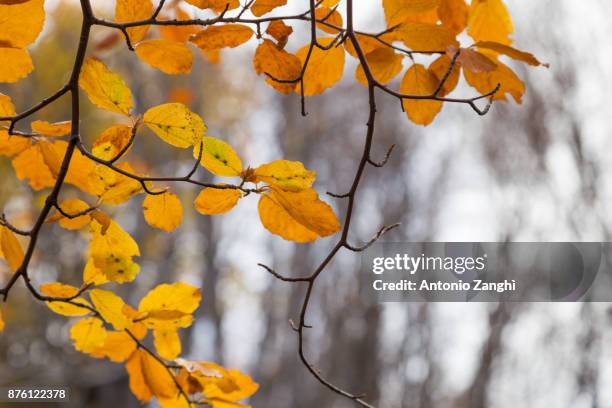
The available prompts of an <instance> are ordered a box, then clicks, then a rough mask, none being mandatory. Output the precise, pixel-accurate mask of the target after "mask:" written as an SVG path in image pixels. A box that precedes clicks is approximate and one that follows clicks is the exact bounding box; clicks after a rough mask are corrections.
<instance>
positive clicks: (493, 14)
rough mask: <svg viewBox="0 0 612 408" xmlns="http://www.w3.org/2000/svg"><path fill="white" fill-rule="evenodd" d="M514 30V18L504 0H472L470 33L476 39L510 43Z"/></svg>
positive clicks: (469, 22) (469, 21)
mask: <svg viewBox="0 0 612 408" xmlns="http://www.w3.org/2000/svg"><path fill="white" fill-rule="evenodd" d="M513 31H514V26H513V25H512V18H511V17H510V13H508V9H507V8H506V5H505V4H504V3H503V1H502V0H472V3H471V5H470V11H469V15H468V34H469V35H470V37H472V38H473V39H474V41H476V42H478V41H495V42H498V43H501V44H506V45H509V44H511V43H512V41H511V40H510V37H509V36H510V34H512V32H513Z"/></svg>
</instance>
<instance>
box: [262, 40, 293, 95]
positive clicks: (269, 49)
mask: <svg viewBox="0 0 612 408" xmlns="http://www.w3.org/2000/svg"><path fill="white" fill-rule="evenodd" d="M253 67H254V69H255V72H256V73H258V74H262V73H263V74H270V75H271V76H273V77H274V78H275V79H279V80H294V79H296V78H297V77H299V75H300V72H301V70H302V64H301V62H300V59H299V58H298V57H296V56H295V55H293V54H289V53H288V52H286V51H284V50H281V49H278V47H277V46H276V45H274V43H273V42H272V41H270V40H264V42H262V43H261V44H259V46H258V47H257V50H256V51H255V57H254V58H253ZM266 82H267V83H268V85H270V86H271V87H273V88H274V89H276V90H277V91H279V92H281V93H289V92H291V91H292V90H293V89H294V88H295V83H293V82H291V83H283V82H278V81H275V80H274V79H272V78H270V77H266Z"/></svg>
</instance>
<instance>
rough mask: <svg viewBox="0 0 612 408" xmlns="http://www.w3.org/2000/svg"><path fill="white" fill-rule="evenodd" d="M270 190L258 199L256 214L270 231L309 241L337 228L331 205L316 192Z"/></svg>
mask: <svg viewBox="0 0 612 408" xmlns="http://www.w3.org/2000/svg"><path fill="white" fill-rule="evenodd" d="M271 188H272V191H271V192H269V193H267V194H263V195H262V196H261V198H260V199H259V217H260V219H261V223H262V224H263V226H264V227H266V229H267V230H268V231H270V232H271V233H273V234H275V235H279V236H281V237H282V238H284V239H287V240H290V241H295V242H311V241H314V240H316V239H317V238H319V237H326V236H328V235H331V234H334V233H335V232H338V231H339V230H340V222H339V221H338V218H337V217H336V215H335V214H334V211H333V210H332V208H331V207H330V206H329V205H328V204H326V203H324V202H323V201H321V200H320V199H319V196H318V195H317V193H316V191H314V190H312V189H306V190H303V191H300V192H288V191H283V190H281V189H280V188H277V187H271Z"/></svg>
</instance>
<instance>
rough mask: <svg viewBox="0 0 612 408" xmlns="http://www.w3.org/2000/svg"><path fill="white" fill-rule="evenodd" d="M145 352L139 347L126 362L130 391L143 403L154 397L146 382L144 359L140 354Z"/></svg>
mask: <svg viewBox="0 0 612 408" xmlns="http://www.w3.org/2000/svg"><path fill="white" fill-rule="evenodd" d="M141 353H143V351H141V350H140V349H137V350H136V351H134V353H132V355H131V357H130V358H129V359H128V360H127V362H126V363H125V370H126V371H127V373H128V377H129V386H130V391H132V393H133V394H134V395H135V396H136V398H138V400H139V401H140V402H142V403H146V402H149V400H151V397H153V392H152V391H151V389H150V388H149V385H148V384H147V383H146V381H145V378H144V375H143V372H142V359H141V357H140V354H141Z"/></svg>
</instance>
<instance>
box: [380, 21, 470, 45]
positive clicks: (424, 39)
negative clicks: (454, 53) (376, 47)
mask: <svg viewBox="0 0 612 408" xmlns="http://www.w3.org/2000/svg"><path fill="white" fill-rule="evenodd" d="M384 37H386V38H390V39H393V40H399V41H402V42H403V43H404V44H406V47H408V48H410V49H411V50H415V51H444V50H446V48H447V47H448V46H449V45H452V46H458V45H459V43H458V42H457V40H456V39H455V34H454V33H453V32H452V31H451V30H449V29H448V28H446V27H444V26H440V25H435V24H428V23H420V22H406V23H403V24H401V25H400V26H399V27H397V28H396V29H395V30H393V31H392V32H391V33H389V34H386V35H385V36H384Z"/></svg>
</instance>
